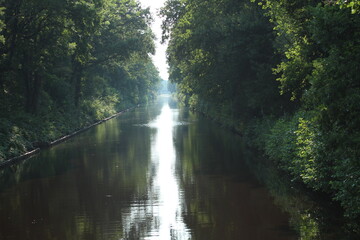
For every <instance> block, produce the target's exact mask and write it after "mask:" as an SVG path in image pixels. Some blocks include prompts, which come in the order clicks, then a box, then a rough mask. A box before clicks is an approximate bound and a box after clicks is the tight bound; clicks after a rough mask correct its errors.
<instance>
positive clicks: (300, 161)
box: [0, 0, 360, 228]
mask: <svg viewBox="0 0 360 240" xmlns="http://www.w3.org/2000/svg"><path fill="white" fill-rule="evenodd" d="M159 15H160V16H161V17H162V18H163V24H162V30H163V39H162V41H163V42H168V44H169V45H168V49H167V60H168V63H169V74H170V77H169V80H170V81H171V82H172V85H171V88H172V89H171V90H172V91H175V89H176V91H177V93H176V95H177V98H178V99H179V100H180V101H182V102H183V103H184V104H186V105H188V106H189V107H190V108H191V109H193V110H195V111H198V112H201V113H203V114H204V115H206V116H208V117H209V118H212V119H213V120H214V121H217V122H219V123H220V124H221V125H223V126H226V127H228V128H230V129H232V130H233V131H236V132H237V133H239V134H241V135H242V136H243V137H244V138H245V139H247V142H248V145H249V146H250V147H252V148H254V149H257V150H258V151H260V152H262V153H263V154H264V155H265V156H266V157H267V158H268V159H270V160H271V162H272V163H273V164H274V165H275V166H276V167H277V168H279V169H280V170H281V171H282V173H284V174H286V175H288V177H289V179H290V181H292V182H296V183H299V184H302V185H304V186H306V188H308V189H311V190H313V191H315V192H319V193H322V194H326V195H328V196H330V197H331V199H332V200H333V201H335V202H337V203H338V204H339V205H340V206H341V208H342V209H343V215H344V216H345V217H346V218H347V219H350V220H351V221H352V222H353V223H356V222H357V223H359V222H360V161H359V160H360V75H359V72H360V69H359V68H360V67H359V63H360V1H359V0H337V1H336V0H321V1H320V0H167V1H166V4H165V6H164V7H163V8H162V9H161V10H160V12H159ZM151 21H152V16H151V14H150V12H149V9H144V8H142V7H141V5H140V3H139V2H138V1H136V0H0V72H1V76H0V162H2V161H5V160H6V159H9V158H12V157H15V156H18V155H20V154H22V153H25V152H27V151H29V150H31V149H34V148H36V147H39V146H41V145H43V144H44V143H47V142H49V141H52V140H55V139H57V138H59V137H61V136H64V135H66V134H69V133H72V132H74V131H76V130H78V129H81V128H83V127H85V126H88V125H89V124H92V123H94V122H96V121H99V120H101V119H104V118H106V117H109V116H111V115H113V114H115V113H117V112H120V111H122V110H125V109H128V108H131V107H133V106H137V105H138V104H142V103H147V102H149V101H151V100H153V99H154V98H155V97H156V94H157V90H158V87H159V83H160V82H161V79H160V77H159V73H158V70H157V68H156V67H155V66H154V63H153V62H152V60H151V54H153V53H154V51H155V45H154V34H153V33H152V31H151V29H150V27H149V26H150V22H151ZM355 227H356V226H354V228H355Z"/></svg>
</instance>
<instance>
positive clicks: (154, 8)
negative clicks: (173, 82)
mask: <svg viewBox="0 0 360 240" xmlns="http://www.w3.org/2000/svg"><path fill="white" fill-rule="evenodd" d="M165 1H166V0H139V2H140V3H141V5H142V6H143V7H150V12H151V15H152V17H153V18H154V22H153V23H152V25H151V28H152V30H153V32H154V34H155V36H156V42H155V44H156V53H155V56H153V57H152V58H153V61H154V64H155V66H156V67H157V68H158V70H159V73H160V77H161V78H162V79H164V80H168V78H169V74H168V71H167V69H168V65H167V63H166V48H167V44H161V43H160V41H161V19H160V17H159V16H158V15H157V14H158V12H159V9H160V8H161V7H162V6H163V5H164V3H165Z"/></svg>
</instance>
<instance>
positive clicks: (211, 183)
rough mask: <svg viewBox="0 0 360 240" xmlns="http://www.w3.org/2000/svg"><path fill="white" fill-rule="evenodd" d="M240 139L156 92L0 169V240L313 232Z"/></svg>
mask: <svg viewBox="0 0 360 240" xmlns="http://www.w3.org/2000/svg"><path fill="white" fill-rule="evenodd" d="M244 145H245V144H244V142H243V140H242V139H241V138H240V137H239V136H237V135H235V134H233V133H231V132H229V131H228V130H224V129H221V128H219V127H218V126H217V125H216V124H214V123H213V122H211V121H209V120H207V119H205V118H203V117H201V116H198V115H196V114H193V113H191V112H189V111H186V110H184V109H179V108H178V107H177V106H176V103H174V102H173V101H171V98H169V97H164V96H163V97H161V98H160V99H159V101H158V102H157V103H155V104H152V105H150V106H147V107H140V108H137V109H134V110H132V111H129V112H126V113H124V114H122V115H120V116H119V117H117V118H114V119H111V120H109V121H107V122H105V123H103V124H101V125H98V126H96V127H94V128H92V129H90V130H88V131H86V132H84V133H82V134H80V135H78V136H76V137H74V138H72V139H70V140H68V141H66V142H64V143H62V144H60V145H57V146H55V147H53V148H51V149H48V150H44V151H42V152H41V153H40V154H38V155H36V156H35V157H32V158H31V159H28V160H26V161H24V162H22V163H20V164H17V165H14V166H11V167H8V168H6V169H3V170H2V171H1V173H0V239H4V240H5V239H16V240H17V239H21V240H26V239H34V240H35V239H36V240H46V239H62V240H65V239H66V240H78V239H84V240H91V239H94V240H95V239H96V240H99V239H117V240H119V239H160V240H162V239H179V240H182V239H199V240H201V239H206V240H210V239H224V240H226V239H245V240H252V239H254V240H264V239H267V240H282V239H284V240H285V239H287V240H292V239H312V237H314V239H315V237H317V236H318V235H319V224H318V223H317V222H316V221H314V220H313V219H312V217H311V214H312V213H311V211H308V210H304V209H305V208H306V209H311V206H310V207H309V206H306V207H303V208H302V207H301V206H302V205H306V204H304V202H306V201H300V200H298V199H295V200H294V199H293V200H291V199H292V198H290V197H284V196H283V195H282V194H280V196H275V195H274V191H272V190H271V189H268V188H266V187H265V186H264V184H261V183H260V181H259V180H258V178H256V177H255V176H256V175H257V174H256V173H254V169H255V168H258V167H251V166H249V161H248V159H247V158H248V157H249V156H250V155H249V154H244V151H245V150H244V149H245V146H244ZM270 182H271V181H270ZM273 184H274V185H277V183H276V182H275V183H274V182H273ZM282 192H284V191H282ZM296 204H298V205H300V206H295V205H296ZM299 209H300V210H299ZM291 212H295V214H290V213H291ZM299 224H300V225H301V226H299Z"/></svg>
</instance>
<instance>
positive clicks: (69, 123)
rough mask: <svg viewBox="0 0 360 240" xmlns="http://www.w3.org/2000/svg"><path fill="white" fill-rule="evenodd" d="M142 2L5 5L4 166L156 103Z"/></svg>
mask: <svg viewBox="0 0 360 240" xmlns="http://www.w3.org/2000/svg"><path fill="white" fill-rule="evenodd" d="M150 21H151V16H150V13H149V10H148V9H142V8H141V6H140V4H139V3H138V2H137V1H135V0H0V71H1V78H0V161H1V160H4V159H6V158H9V157H12V156H16V155H18V154H21V153H23V152H25V151H27V150H29V149H31V148H33V147H35V146H36V145H37V144H38V143H39V142H46V141H49V140H53V139H55V138H58V137H59V136H61V135H64V134H67V133H69V132H72V131H74V130H75V129H78V128H81V127H82V126H85V125H88V124H89V123H92V122H94V121H96V120H99V119H103V118H105V117H107V116H109V115H111V114H114V113H116V112H118V111H120V110H122V109H125V108H127V107H130V106H133V105H136V104H139V103H143V102H146V101H148V100H150V99H152V98H154V96H155V94H156V91H157V88H158V82H159V81H160V79H159V75H158V71H157V69H156V68H155V66H154V65H153V63H152V61H151V58H150V56H149V55H150V54H152V53H154V41H153V39H154V36H153V33H152V32H151V29H150V28H149V23H150Z"/></svg>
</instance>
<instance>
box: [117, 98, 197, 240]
mask: <svg viewBox="0 0 360 240" xmlns="http://www.w3.org/2000/svg"><path fill="white" fill-rule="evenodd" d="M177 115H178V112H177V111H176V110H172V109H170V107H169V104H168V103H164V104H163V107H162V109H161V113H160V115H159V116H158V117H157V118H156V119H155V120H153V121H152V122H150V123H149V124H146V125H143V126H147V127H151V128H154V129H155V130H156V133H155V137H153V138H152V140H151V152H152V153H151V161H150V164H151V166H150V167H149V168H148V169H149V171H151V173H150V172H148V174H147V175H148V199H147V200H146V201H145V203H144V204H141V205H139V204H131V205H130V210H129V212H128V213H125V214H124V215H123V216H124V219H123V222H124V223H126V224H124V226H123V227H124V235H125V236H126V237H131V236H132V234H134V233H132V232H134V231H138V230H137V229H140V228H142V227H141V223H145V222H146V226H147V227H148V228H149V229H146V235H145V236H143V237H144V239H149V240H150V239H157V240H162V239H164V240H165V239H178V240H182V239H190V238H191V234H190V231H189V229H188V228H187V227H186V225H185V223H184V221H183V218H182V213H183V211H184V209H182V208H183V206H184V205H185V204H184V203H183V201H184V199H183V195H182V191H181V190H180V189H179V184H178V178H177V177H176V172H175V161H176V153H175V147H174V143H173V128H174V126H175V125H177V122H176V119H177ZM152 176H153V177H152ZM135 234H136V233H135ZM137 234H139V233H137Z"/></svg>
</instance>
